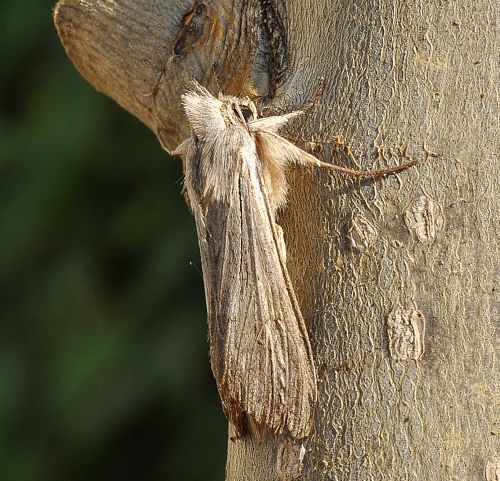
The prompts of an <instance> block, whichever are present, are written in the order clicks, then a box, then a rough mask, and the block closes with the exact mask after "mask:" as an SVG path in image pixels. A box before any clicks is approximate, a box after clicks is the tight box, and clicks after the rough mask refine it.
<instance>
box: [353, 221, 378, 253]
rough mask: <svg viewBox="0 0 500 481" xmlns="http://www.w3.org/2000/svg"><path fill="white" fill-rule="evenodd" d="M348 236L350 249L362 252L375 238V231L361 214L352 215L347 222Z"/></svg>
mask: <svg viewBox="0 0 500 481" xmlns="http://www.w3.org/2000/svg"><path fill="white" fill-rule="evenodd" d="M348 236H349V241H350V243H351V246H352V248H353V249H357V250H359V251H361V252H364V251H366V250H368V248H369V247H370V246H371V245H372V244H373V242H374V241H375V239H376V238H377V231H376V229H375V227H374V226H373V225H372V224H371V223H370V222H368V220H367V219H366V218H365V217H363V216H362V215H361V214H354V215H352V217H351V219H350V220H349V229H348Z"/></svg>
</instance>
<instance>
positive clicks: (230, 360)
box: [182, 93, 317, 438]
mask: <svg viewBox="0 0 500 481" xmlns="http://www.w3.org/2000/svg"><path fill="white" fill-rule="evenodd" d="M204 95H205V94H204V93H200V94H199V97H203V96H204ZM190 98H192V94H191V96H190V97H187V96H186V97H185V100H184V101H185V102H189V101H190ZM223 99H224V97H223ZM202 100H203V99H200V98H196V99H195V101H196V102H197V103H198V105H199V102H200V101H202ZM235 101H237V99H235V98H233V97H228V98H227V101H224V100H222V102H223V103H225V102H227V104H225V107H222V109H221V110H222V112H223V115H224V111H226V112H231V110H230V107H231V105H230V103H231V102H235ZM211 105H213V103H207V105H206V106H205V108H206V109H209V108H211ZM186 107H187V108H186V112H188V111H189V114H188V115H190V116H192V113H193V111H194V109H189V107H188V106H187V105H186ZM226 107H227V108H226ZM225 108H226V110H224V109H225ZM219 111H220V110H219ZM214 115H215V114H213V113H212V114H210V113H209V116H214ZM191 120H192V119H191V118H190V122H191ZM224 121H225V123H226V127H225V128H224V129H223V130H219V131H217V132H213V133H210V132H204V136H203V139H201V138H196V139H195V140H193V142H192V143H191V144H187V145H188V146H190V147H189V148H186V147H185V148H184V149H183V151H182V155H184V157H185V167H186V189H187V192H188V195H189V199H190V203H191V206H192V210H193V213H194V215H195V218H196V226H197V232H198V239H199V245H200V251H201V258H202V269H203V278H204V283H205V293H206V300H207V310H208V318H209V332H210V344H211V347H210V354H211V364H212V370H213V372H214V376H215V378H216V381H217V386H218V389H219V393H220V396H221V399H222V403H223V406H224V410H225V412H226V414H227V416H228V418H229V420H230V421H231V422H232V423H233V424H234V425H235V426H236V428H237V430H238V431H239V433H240V434H243V433H244V432H245V431H246V430H248V429H250V431H252V430H253V428H252V426H255V425H256V427H257V428H258V429H262V428H267V429H269V430H271V431H272V432H275V433H288V434H290V435H291V436H292V437H294V438H302V437H304V436H307V435H308V434H309V432H310V429H311V426H312V421H313V415H314V406H315V403H316V398H317V388H316V371H315V367H314V362H313V356H312V352H311V346H310V343H309V338H308V335H307V330H306V327H305V323H304V320H303V318H302V315H301V313H300V309H299V306H298V303H297V300H296V298H295V294H294V291H293V287H292V285H291V282H290V279H289V276H288V272H287V269H286V263H285V259H286V256H285V252H284V243H283V241H282V236H281V233H280V228H279V226H277V225H276V224H275V204H276V202H275V201H274V200H273V199H274V198H275V195H276V192H278V191H279V190H280V189H282V188H283V187H284V189H285V191H286V186H279V185H278V184H279V183H280V181H281V179H282V181H283V182H284V174H283V168H284V166H283V165H281V164H280V163H278V164H276V165H272V154H271V153H270V152H262V151H260V155H261V156H259V149H258V148H257V146H256V143H255V137H254V135H253V134H252V133H251V132H249V130H248V128H247V124H245V123H239V122H240V121H241V119H239V120H238V119H236V118H233V117H231V115H230V114H228V117H226V118H224ZM269 162H271V164H270V163H269ZM271 177H272V180H270V179H271ZM280 195H281V194H280Z"/></svg>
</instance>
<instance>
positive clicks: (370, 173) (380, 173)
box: [311, 157, 418, 179]
mask: <svg viewBox="0 0 500 481" xmlns="http://www.w3.org/2000/svg"><path fill="white" fill-rule="evenodd" d="M314 158H316V157H314ZM316 161H317V162H314V164H315V165H316V166H317V167H321V168H322V169H328V170H331V171H332V172H338V173H339V174H345V175H349V176H351V177H357V178H362V179H369V178H374V177H386V176H387V175H393V174H398V173H399V172H402V171H403V170H406V169H409V168H410V167H413V166H414V165H417V164H418V160H411V161H410V162H405V163H404V164H401V165H396V166H395V167H387V168H385V169H371V170H354V169H349V168H347V167H341V166H339V165H334V164H329V163H327V162H322V161H321V160H318V159H316ZM312 163H313V162H311V164H312Z"/></svg>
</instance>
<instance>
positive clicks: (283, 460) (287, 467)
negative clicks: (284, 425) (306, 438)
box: [276, 438, 306, 481]
mask: <svg viewBox="0 0 500 481" xmlns="http://www.w3.org/2000/svg"><path fill="white" fill-rule="evenodd" d="M305 454H306V448H305V446H304V444H303V443H301V442H300V441H299V442H297V441H293V440H292V439H290V438H285V439H283V441H282V442H281V444H280V445H279V447H278V459H277V463H276V472H277V475H278V479H279V481H292V480H294V479H297V478H298V477H299V476H300V474H301V473H302V468H303V467H304V456H305Z"/></svg>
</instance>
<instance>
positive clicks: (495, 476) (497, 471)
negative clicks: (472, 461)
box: [484, 456, 500, 481]
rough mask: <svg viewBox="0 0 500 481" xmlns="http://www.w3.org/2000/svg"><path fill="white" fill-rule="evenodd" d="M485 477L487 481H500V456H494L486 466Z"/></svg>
mask: <svg viewBox="0 0 500 481" xmlns="http://www.w3.org/2000/svg"><path fill="white" fill-rule="evenodd" d="M484 478H485V479H486V481H500V458H499V457H498V456H492V457H491V458H490V459H489V460H488V461H486V464H485V466H484Z"/></svg>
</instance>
